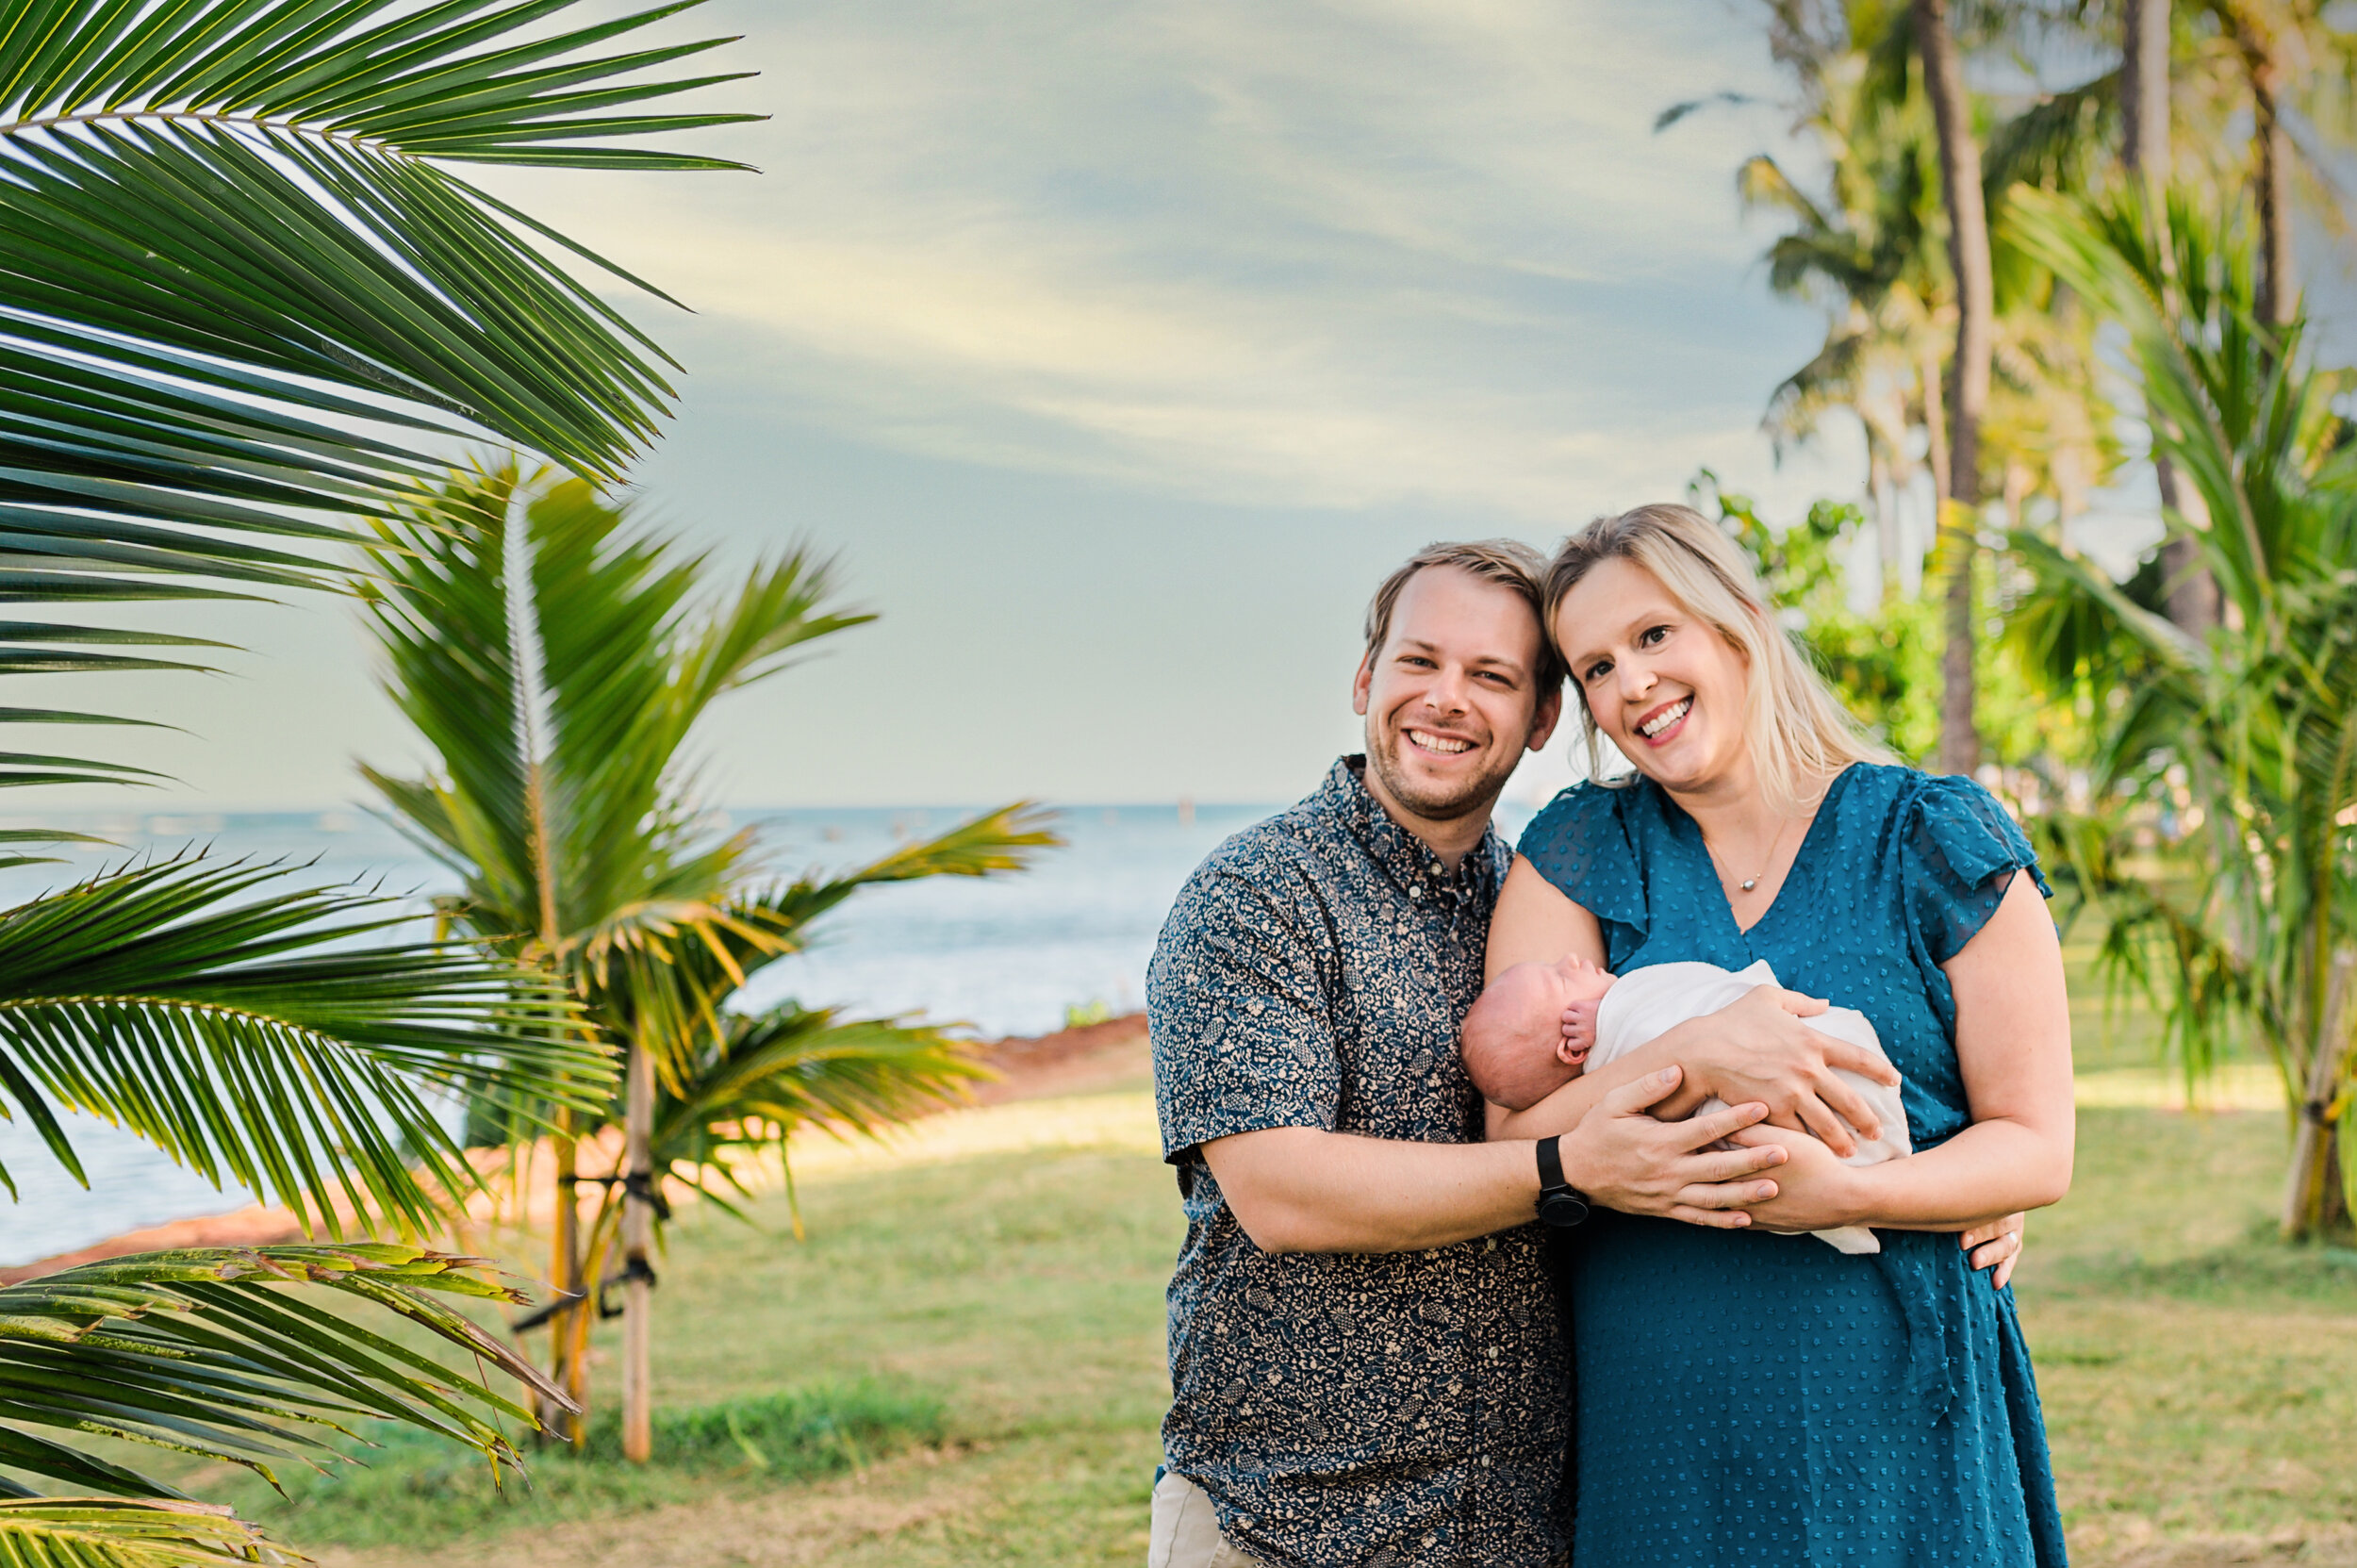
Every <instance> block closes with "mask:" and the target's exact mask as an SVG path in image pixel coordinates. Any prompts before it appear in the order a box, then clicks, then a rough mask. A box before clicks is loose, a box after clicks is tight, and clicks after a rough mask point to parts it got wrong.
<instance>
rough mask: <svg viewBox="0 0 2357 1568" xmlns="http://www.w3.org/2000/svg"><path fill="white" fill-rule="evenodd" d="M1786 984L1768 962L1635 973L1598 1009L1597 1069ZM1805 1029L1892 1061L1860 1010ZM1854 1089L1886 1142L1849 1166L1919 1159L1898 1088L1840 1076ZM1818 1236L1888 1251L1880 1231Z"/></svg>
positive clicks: (1861, 1149) (1854, 1247)
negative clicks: (1748, 995)
mask: <svg viewBox="0 0 2357 1568" xmlns="http://www.w3.org/2000/svg"><path fill="white" fill-rule="evenodd" d="M1779 983H1781V982H1778V981H1777V979H1776V974H1775V971H1774V970H1773V969H1771V968H1770V967H1769V966H1768V964H1767V961H1766V960H1764V959H1763V960H1761V961H1760V962H1759V963H1757V964H1755V965H1753V966H1751V967H1749V968H1747V969H1743V970H1741V971H1739V972H1730V971H1728V970H1725V969H1722V968H1721V967H1719V966H1717V965H1716V964H1656V965H1652V966H1648V967H1646V968H1642V969H1631V970H1630V971H1629V972H1628V973H1627V974H1624V975H1623V976H1621V977H1620V978H1619V979H1618V980H1616V981H1614V982H1612V988H1611V989H1610V990H1608V991H1607V992H1606V993H1605V994H1604V1000H1603V1001H1601V1002H1599V1003H1598V1004H1597V1005H1596V1045H1595V1049H1594V1050H1592V1051H1591V1052H1590V1054H1589V1057H1588V1065H1589V1067H1590V1068H1591V1069H1592V1068H1595V1067H1600V1066H1602V1065H1604V1064H1605V1063H1607V1062H1611V1061H1614V1060H1617V1059H1618V1058H1620V1057H1624V1056H1626V1055H1627V1054H1628V1053H1629V1052H1630V1051H1633V1050H1635V1049H1637V1048H1639V1047H1640V1046H1646V1045H1650V1044H1652V1043H1653V1041H1654V1040H1655V1038H1656V1036H1658V1035H1660V1034H1662V1033H1663V1032H1666V1031H1668V1030H1669V1029H1670V1028H1672V1027H1673V1025H1677V1024H1682V1023H1684V1022H1686V1021H1687V1020H1688V1019H1689V1018H1699V1017H1701V1016H1702V1015H1704V1014H1706V1013H1716V1012H1718V1011H1719V1010H1720V1009H1721V1008H1722V1007H1726V1006H1729V1005H1731V1004H1733V1003H1734V1002H1737V1001H1739V1000H1741V999H1742V997H1743V994H1744V993H1745V992H1746V991H1749V990H1750V989H1751V988H1752V987H1753V986H1755V985H1775V984H1779ZM1801 1022H1803V1023H1805V1024H1806V1025H1808V1026H1809V1028H1811V1029H1817V1030H1822V1031H1823V1032H1826V1033H1827V1034H1830V1035H1832V1036H1833V1037H1834V1038H1835V1039H1837V1040H1847V1041H1848V1042H1850V1044H1852V1045H1854V1046H1859V1047H1862V1048H1865V1049H1867V1050H1871V1051H1872V1052H1873V1053H1874V1054H1875V1055H1876V1056H1879V1057H1881V1058H1882V1059H1883V1060H1884V1061H1886V1062H1887V1061H1889V1060H1890V1056H1889V1053H1888V1052H1887V1051H1885V1050H1884V1049H1883V1043H1882V1038H1881V1036H1879V1035H1877V1034H1876V1033H1875V1032H1874V1026H1873V1025H1872V1024H1871V1023H1869V1022H1867V1021H1866V1015H1865V1014H1863V1013H1860V1012H1858V1011H1857V1010H1856V1009H1855V1008H1852V1007H1830V1008H1827V1009H1826V1010H1825V1011H1824V1012H1822V1013H1821V1014H1819V1015H1817V1016H1816V1017H1814V1018H1803V1019H1802V1020H1801ZM1835 1070H1836V1071H1837V1072H1839V1073H1840V1074H1841V1077H1842V1078H1843V1079H1844V1080H1846V1081H1848V1082H1849V1084H1850V1086H1851V1087H1852V1088H1854V1089H1855V1090H1857V1092H1858V1093H1859V1094H1860V1095H1862V1096H1864V1097H1865V1098H1866V1103H1867V1104H1869V1105H1871V1106H1872V1107H1873V1108H1874V1114H1876V1115H1877V1116H1880V1117H1881V1118H1882V1124H1883V1135H1882V1136H1881V1137H1880V1138H1878V1139H1876V1140H1875V1141H1874V1142H1872V1143H1871V1144H1870V1143H1868V1142H1867V1141H1866V1140H1865V1139H1863V1138H1860V1139H1859V1140H1858V1146H1857V1152H1856V1153H1855V1154H1853V1155H1851V1156H1850V1157H1849V1158H1848V1159H1847V1160H1845V1161H1843V1162H1842V1164H1847V1165H1875V1164H1881V1163H1882V1162H1884V1161H1885V1160H1896V1159H1898V1158H1899V1157H1900V1156H1901V1155H1903V1154H1912V1153H1914V1152H1915V1146H1914V1144H1913V1143H1912V1142H1911V1141H1910V1140H1909V1138H1908V1137H1907V1113H1906V1107H1905V1106H1904V1105H1903V1104H1902V1103H1901V1102H1900V1098H1899V1089H1898V1086H1897V1085H1896V1084H1893V1085H1891V1086H1890V1087H1888V1088H1885V1087H1884V1086H1883V1085H1882V1084H1879V1083H1877V1082H1875V1081H1873V1080H1872V1079H1871V1078H1867V1077H1865V1076H1864V1075H1863V1074H1859V1073H1854V1072H1847V1071H1843V1070H1842V1069H1840V1068H1836V1069H1835ZM1725 1109H1726V1101H1724V1100H1722V1099H1720V1098H1716V1097H1715V1096H1714V1097H1713V1098H1709V1099H1706V1100H1705V1101H1703V1103H1702V1108H1701V1109H1700V1110H1699V1111H1697V1112H1696V1113H1695V1114H1697V1115H1706V1114H1709V1113H1710V1112H1713V1111H1723V1110H1725ZM1810 1234H1811V1235H1814V1236H1816V1237H1818V1238H1819V1239H1821V1240H1822V1241H1824V1242H1825V1243H1827V1244H1828V1245H1829V1246H1834V1247H1837V1248H1838V1249H1839V1250H1841V1251H1843V1252H1880V1251H1881V1250H1882V1249H1883V1244H1882V1243H1881V1242H1879V1241H1877V1240H1875V1239H1874V1232H1873V1231H1872V1230H1869V1229H1867V1228H1866V1227H1865V1226H1863V1225H1845V1226H1842V1227H1841V1228H1839V1229H1838V1230H1814V1231H1811V1232H1810Z"/></svg>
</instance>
